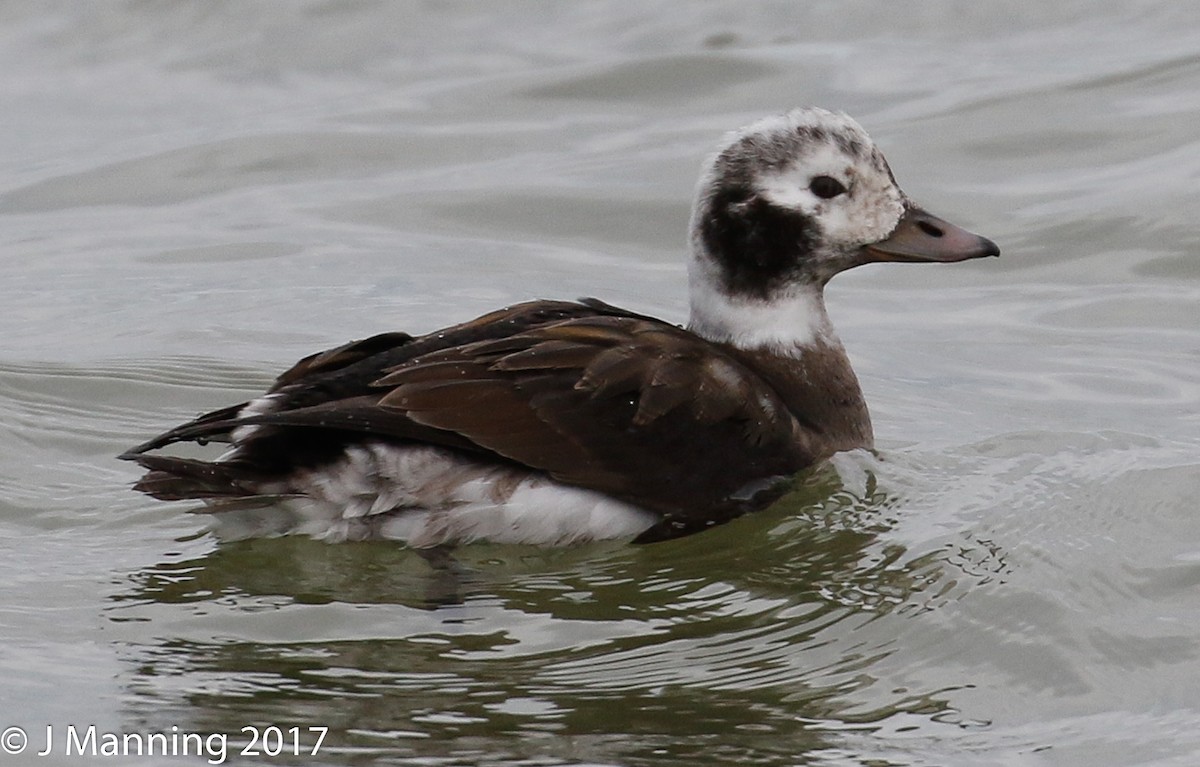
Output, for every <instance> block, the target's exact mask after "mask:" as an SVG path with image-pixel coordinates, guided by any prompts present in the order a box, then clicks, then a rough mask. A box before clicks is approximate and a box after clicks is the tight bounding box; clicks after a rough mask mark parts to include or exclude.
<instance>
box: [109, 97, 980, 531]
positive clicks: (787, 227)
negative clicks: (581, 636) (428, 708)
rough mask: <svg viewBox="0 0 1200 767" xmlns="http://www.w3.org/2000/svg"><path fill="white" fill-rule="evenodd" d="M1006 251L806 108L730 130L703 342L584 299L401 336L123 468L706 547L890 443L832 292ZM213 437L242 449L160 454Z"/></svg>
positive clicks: (156, 487) (181, 435) (695, 227)
mask: <svg viewBox="0 0 1200 767" xmlns="http://www.w3.org/2000/svg"><path fill="white" fill-rule="evenodd" d="M999 252H1000V251H999V249H998V248H997V247H996V245H995V244H994V243H992V242H991V241H990V240H987V239H984V238H983V237H979V236H977V235H975V234H971V233H969V232H967V231H964V230H963V229H960V228H958V227H957V226H954V225H952V224H950V223H947V222H946V221H943V220H941V219H940V218H937V217H935V216H933V215H931V214H929V213H927V212H925V211H924V210H922V209H921V208H919V207H918V206H917V205H915V204H914V203H913V202H912V201H911V200H909V199H908V198H907V197H906V196H905V195H904V193H903V192H902V191H900V188H899V187H898V186H897V185H896V181H895V178H894V177H893V175H892V172H891V170H890V169H889V168H888V164H887V162H886V161H885V160H884V157H883V155H882V154H881V153H880V151H879V149H878V148H876V146H875V144H874V143H873V142H872V141H871V139H870V138H869V137H868V136H867V134H866V132H865V131H864V130H863V129H862V127H861V126H859V125H858V123H856V122H855V121H854V120H852V119H851V118H850V117H848V116H846V115H844V114H838V113H832V112H828V111H825V110H822V109H795V110H793V111H791V112H788V113H787V114H784V115H779V116H775V117H768V118H766V119H763V120H760V121H759V122H756V123H754V124H752V125H750V126H748V127H746V128H744V129H742V130H740V131H737V132H734V133H732V134H731V135H729V136H728V137H727V139H726V140H725V142H724V145H723V147H722V148H721V149H720V150H719V151H718V152H717V153H716V154H715V155H714V156H713V157H712V159H711V160H710V161H709V163H708V166H707V169H706V170H705V171H704V174H703V176H702V177H701V180H700V183H699V187H698V192H697V195H696V200H695V205H694V208H693V213H692V218H691V259H690V262H689V264H688V277H689V287H690V293H691V318H690V320H689V322H688V325H687V327H686V329H685V328H680V327H678V326H675V325H672V324H670V323H667V322H664V321H662V320H657V319H654V318H653V317H647V316H644V315H641V314H635V313H633V312H630V311H626V310H624V309H619V308H617V307H615V306H610V305H608V304H605V303H602V302H600V301H597V300H595V299H584V300H580V301H578V302H569V301H531V302H529V303H523V304H518V305H516V306H512V307H509V308H505V309H500V310H498V311H495V312H492V313H491V314H487V315H484V316H482V317H479V318H478V319H474V320H471V321H469V322H465V323H463V324H460V325H454V326H452V327H448V328H445V329H443V330H439V331H436V332H433V333H428V334H426V335H422V336H411V335H409V334H407V333H385V334H383V335H378V336H374V337H372V338H368V339H365V340H361V341H353V342H351V343H348V344H346V345H344V346H340V347H338V348H335V349H330V350H328V351H324V352H321V353H319V354H315V355H312V356H310V357H306V358H305V359H303V360H300V361H299V362H298V363H296V364H295V365H294V366H293V367H292V368H291V369H290V370H288V371H287V372H285V373H283V375H281V376H279V378H278V379H277V380H276V381H275V384H274V385H273V386H272V387H271V388H270V390H269V391H268V392H267V393H266V394H264V395H263V396H261V397H258V398H256V399H253V400H250V401H249V402H243V403H241V404H238V405H233V406H231V407H227V408H224V409H221V410H217V411H214V412H212V413H208V414H206V415H202V416H200V417H199V418H197V419H195V420H194V421H190V422H188V423H186V424H183V425H181V426H178V427H176V428H174V429H171V430H170V431H168V432H166V433H164V434H162V435H160V436H158V437H155V438H154V439H152V440H150V441H149V442H146V443H144V444H142V445H139V446H137V447H135V448H133V449H131V450H129V451H128V452H126V453H124V454H123V455H122V456H121V457H122V458H125V459H129V460H133V461H136V462H137V463H139V464H141V466H142V467H144V468H145V469H147V470H148V471H147V473H146V474H145V476H144V477H143V478H142V479H141V481H139V482H138V483H137V485H136V489H138V490H141V491H142V492H145V493H148V494H150V495H152V496H154V497H155V498H159V499H163V500H180V499H203V500H204V501H206V502H207V503H208V504H209V505H208V510H210V511H212V512H216V513H221V512H223V511H228V510H230V509H245V508H247V507H248V506H264V507H273V508H274V509H275V510H276V511H275V513H279V510H283V511H284V512H285V513H286V514H287V515H288V517H287V518H288V519H289V520H291V522H289V523H288V525H286V526H285V527H284V528H282V529H279V530H276V531H277V532H278V531H287V532H303V533H308V534H310V535H314V536H319V537H325V538H328V539H341V538H347V537H349V538H360V537H385V538H393V539H399V540H402V541H405V542H407V543H408V544H409V545H410V546H413V547H417V548H427V547H433V546H442V545H452V544H458V543H464V542H468V541H475V540H488V541H493V542H501V543H530V544H546V545H560V544H569V543H575V542H582V541H590V540H600V539H622V538H623V539H635V540H638V541H653V540H659V539H664V538H671V537H676V536H680V535H685V534H689V533H693V532H696V531H699V530H703V529H705V528H707V527H710V526H712V525H715V524H719V523H722V522H725V521H727V520H729V519H731V518H733V517H736V516H739V515H741V514H744V513H746V512H749V511H753V510H756V509H760V508H763V507H764V506H766V505H768V504H769V503H771V502H772V501H773V500H775V499H776V498H777V497H778V496H779V494H780V493H781V492H782V491H781V488H782V487H784V486H785V485H786V479H787V478H788V477H790V476H791V475H793V474H795V473H796V472H798V471H799V470H801V469H804V468H805V467H807V466H810V465H811V464H813V463H815V462H818V461H821V460H823V459H825V458H828V457H829V456H831V455H832V454H834V453H836V452H838V451H842V450H850V449H854V448H870V447H871V446H872V433H871V422H870V418H869V417H868V415H867V406H866V403H865V402H864V401H863V396H862V391H861V389H860V388H859V384H858V380H857V378H856V377H855V375H854V371H853V370H852V369H851V368H850V362H849V360H848V359H847V357H846V352H845V350H844V349H843V347H842V344H841V342H840V341H839V340H838V338H837V335H836V334H835V333H834V330H833V326H832V325H831V324H830V321H829V317H828V315H827V314H826V312H825V304H824V299H823V295H822V291H823V289H824V287H825V284H826V283H827V282H828V281H829V279H830V278H831V277H833V276H834V275H835V274H837V273H838V272H841V271H843V270H845V269H849V268H851V267H854V266H858V265H860V264H867V263H872V262H877V261H938V262H950V261H963V260H966V259H971V258H979V257H981V256H996V255H999ZM209 440H215V441H226V442H230V443H232V446H231V447H230V448H229V449H228V450H227V451H226V452H225V454H224V455H222V456H221V457H219V458H217V459H216V460H214V461H201V460H196V459H192V458H181V457H172V456H165V455H161V454H150V451H155V450H157V449H159V448H162V447H164V446H166V445H170V444H172V443H175V442H184V441H192V442H199V443H204V442H206V441H209Z"/></svg>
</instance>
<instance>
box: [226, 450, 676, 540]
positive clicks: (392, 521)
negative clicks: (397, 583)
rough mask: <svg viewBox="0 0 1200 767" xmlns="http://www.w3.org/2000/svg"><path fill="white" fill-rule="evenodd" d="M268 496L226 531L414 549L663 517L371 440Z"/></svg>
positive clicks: (231, 515)
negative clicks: (267, 502) (264, 504)
mask: <svg viewBox="0 0 1200 767" xmlns="http://www.w3.org/2000/svg"><path fill="white" fill-rule="evenodd" d="M263 493H264V494H266V495H269V494H272V493H278V494H281V495H291V496H293V497H290V498H287V499H286V500H283V501H281V502H279V503H278V504H276V505H275V506H274V507H272V508H266V509H254V510H245V511H232V512H222V513H219V514H218V515H217V526H216V532H217V534H218V535H220V536H221V537H225V538H245V537H254V536H261V535H270V534H274V535H283V534H289V533H298V534H303V535H309V536H312V537H314V538H320V539H323V540H328V541H339V540H347V539H351V540H361V539H369V538H386V539H391V540H399V541H403V542H405V543H407V544H408V545H410V546H413V547H415V548H426V547H431V546H439V545H454V544H462V543H470V542H472V541H490V542H492V543H510V544H535V545H541V546H565V545H569V544H574V543H585V542H588V541H599V540H620V539H626V540H627V539H632V538H634V537H636V536H637V535H638V534H639V533H641V532H643V531H645V530H647V529H649V528H650V527H651V526H652V525H654V524H655V522H657V521H658V519H659V517H658V515H656V514H654V513H652V512H650V511H647V510H645V509H641V508H638V507H636V506H633V505H632V504H628V503H624V502H622V501H618V500H615V499H613V498H609V497H608V496H605V495H603V494H601V493H597V492H594V491H591V490H584V489H581V488H574V487H568V486H566V485H562V484H559V483H557V482H555V481H553V480H551V479H549V478H548V477H546V476H545V475H542V474H540V473H537V472H534V471H529V470H522V469H518V468H512V467H507V466H498V465H488V464H482V463H478V462H474V461H469V460H465V459H463V458H461V457H459V456H457V455H455V454H453V453H450V452H448V451H445V450H442V449H440V448H436V447H429V446H420V447H398V446H395V445H388V444H385V443H368V444H365V445H359V446H355V447H351V448H348V449H347V450H346V455H345V457H344V458H343V459H342V460H340V461H339V462H337V463H334V464H332V465H330V466H326V467H323V468H321V469H319V470H312V471H307V472H300V473H298V474H296V475H295V476H293V477H292V478H290V479H289V480H287V481H286V482H281V483H279V484H278V485H277V486H274V487H267V488H263Z"/></svg>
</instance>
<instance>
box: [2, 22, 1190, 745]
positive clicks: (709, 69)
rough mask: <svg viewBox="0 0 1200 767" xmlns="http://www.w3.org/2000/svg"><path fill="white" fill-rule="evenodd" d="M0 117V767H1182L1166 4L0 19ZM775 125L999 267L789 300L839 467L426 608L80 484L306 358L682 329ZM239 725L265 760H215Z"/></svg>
mask: <svg viewBox="0 0 1200 767" xmlns="http://www.w3.org/2000/svg"><path fill="white" fill-rule="evenodd" d="M0 101H2V103H3V104H4V114H5V116H4V118H3V120H0V163H2V171H3V173H2V175H0V178H2V181H0V306H2V307H3V311H0V338H2V339H3V341H0V730H2V729H3V728H6V727H10V726H19V727H22V728H24V730H25V731H26V732H27V734H28V736H29V744H28V746H27V750H26V751H25V753H23V754H21V755H19V756H12V755H6V754H4V753H0V764H39V765H55V764H64V765H65V764H79V763H81V761H80V758H79V757H78V756H73V755H68V754H65V753H64V749H63V743H62V739H63V737H64V732H65V729H66V728H67V727H68V726H72V725H73V726H75V727H77V728H81V729H82V728H85V727H87V726H88V725H90V724H95V725H96V726H97V728H98V729H97V732H113V733H154V732H159V733H170V732H172V731H174V732H176V733H202V734H206V735H212V734H224V735H227V736H228V740H229V745H228V754H227V755H226V763H236V762H250V761H255V762H257V761H259V760H265V761H268V762H269V763H272V764H296V765H300V764H303V765H318V764H320V765H354V764H367V763H381V764H397V765H484V764H486V765H518V764H519V765H560V764H561V765H568V764H569V765H583V764H605V765H676V764H713V765H749V764H754V765H759V764H762V765H776V764H777V765H822V766H828V767H835V766H836V767H843V766H851V765H857V766H860V767H867V766H868V765H869V766H870V767H901V766H904V767H907V766H914V767H915V766H918V765H920V766H924V765H937V766H949V767H957V766H959V765H963V766H966V767H976V766H984V765H988V766H990V765H1019V766H1022V767H1024V766H1025V765H1112V766H1124V765H1155V766H1156V767H1158V766H1167V765H1171V766H1175V765H1178V766H1179V767H1191V766H1192V765H1195V764H1197V763H1200V761H1198V760H1200V515H1198V513H1197V505H1198V504H1197V498H1198V497H1200V255H1198V253H1197V251H1198V250H1200V235H1198V234H1197V232H1198V231H1200V230H1198V229H1197V226H1196V222H1197V212H1198V211H1200V128H1198V127H1197V126H1200V6H1196V5H1195V4H1191V3H1178V2H1116V1H1111V2H1101V1H1097V2H1063V3H1056V4H1047V3H1044V2H1034V0H1012V1H1011V2H1003V3H987V4H983V3H980V4H969V3H959V2H950V1H949V0H930V1H929V2H923V3H920V4H916V3H866V2H813V3H792V2H785V3H706V4H695V3H682V2H643V3H637V4H633V3H624V2H616V1H615V0H613V1H612V2H586V3H571V4H565V3H515V4H511V5H505V6H504V8H503V9H501V8H499V7H496V6H492V5H482V4H481V5H477V6H473V5H469V4H423V3H415V2H414V3H408V2H402V3H368V2H340V3H323V2H289V3H246V2H216V1H213V2H206V3H170V2H150V3H145V2H106V3H88V4H83V3H69V2H60V3H54V2H39V3H25V4H6V5H4V6H2V7H0ZM796 104H819V105H823V106H826V107H831V108H836V109H844V110H846V111H848V112H850V113H851V114H853V115H854V116H855V117H857V118H858V119H859V120H860V121H861V122H862V123H863V124H864V125H865V126H866V127H867V129H868V130H869V131H871V133H872V135H873V136H875V138H876V139H877V140H878V142H879V143H880V145H881V146H882V147H883V149H884V150H885V152H886V153H887V155H888V157H889V160H890V161H891V165H892V168H893V169H894V171H895V172H896V175H897V177H898V178H899V180H900V182H901V184H902V185H903V187H904V188H905V190H906V191H907V192H908V193H909V194H910V195H912V196H913V197H914V198H916V199H918V200H920V201H921V202H922V203H923V204H925V205H926V206H927V207H928V208H930V209H931V210H933V211H934V212H937V213H939V214H941V215H944V216H945V217H947V218H948V219H950V220H952V221H955V222H956V223H959V224H961V225H963V226H966V227H968V228H971V229H973V230H976V231H979V232H981V233H984V234H986V235H987V236H989V237H991V238H992V239H994V240H996V241H997V242H998V243H999V244H1000V245H1001V248H1002V249H1003V251H1004V255H1003V257H1002V258H1001V259H999V260H988V261H987V262H984V263H980V262H972V263H967V264H959V265H954V266H945V267H936V266H898V265H880V266H873V267H868V268H863V269H860V270H857V271H855V272H854V273H850V274H846V275H843V276H840V277H838V278H837V279H836V280H835V281H834V283H833V284H832V285H831V286H830V290H829V294H828V295H829V304H830V311H831V314H832V315H833V319H834V322H835V323H836V324H837V326H838V329H839V331H840V333H841V335H842V338H843V340H844V341H845V343H846V345H847V347H848V348H849V350H850V354H851V357H852V359H853V361H854V364H855V367H856V369H857V370H858V372H859V375H860V378H861V379H862V382H863V385H864V388H865V390H866V394H867V398H868V401H869V403H870V405H871V409H872V413H873V416H874V420H875V425H876V432H877V435H878V442H879V447H880V450H879V453H878V455H867V454H859V453H855V454H848V455H842V456H838V457H837V458H836V459H835V460H834V461H833V462H832V463H831V464H830V465H829V466H826V467H823V468H821V469H819V470H817V471H814V472H812V473H811V474H810V475H807V476H805V477H802V478H801V479H800V480H799V481H798V487H797V490H796V492H795V493H794V494H793V495H792V496H791V497H789V498H788V499H787V500H786V501H785V502H783V503H781V504H780V505H779V506H778V507H776V508H774V509H771V510H769V511H767V512H764V513H762V514H759V515H755V516H753V517H749V518H745V519H741V520H738V521H737V522H735V523H732V524H730V525H728V526H725V527H723V528H720V529H717V530H713V531H711V532H708V533H705V534H702V535H697V536H694V537H691V538H687V539H683V540H679V541H673V542H668V543H663V544H655V545H650V546H641V547H635V546H629V545H618V544H606V545H595V546H585V547H579V548H574V549H567V550H558V551H544V550H537V549H532V548H521V547H499V546H485V545H479V546H473V547H468V548H466V549H463V550H462V551H461V552H460V558H461V560H462V563H463V565H464V566H465V567H466V568H468V570H469V572H468V573H467V574H466V575H465V576H463V577H462V578H461V579H460V580H459V582H447V579H446V578H442V577H439V576H438V575H436V574H435V573H433V572H432V571H431V570H430V568H429V567H428V566H427V565H426V564H425V562H424V561H422V560H421V559H420V558H419V557H417V556H415V555H413V554H412V553H411V552H409V551H406V550H404V549H403V548H402V547H399V546H396V545H393V544H384V543H359V544H340V545H329V544H324V543H320V542H316V541H311V540H306V539H301V538H281V539H263V540H252V541H245V542H241V543H219V542H218V541H216V540H215V539H214V538H213V537H212V536H211V535H210V534H209V533H207V532H206V526H205V520H204V518H203V517H200V516H196V515H189V514H186V513H184V512H185V511H186V507H185V506H171V505H164V504H160V503H156V502H154V501H152V500H149V499H147V498H144V497H141V496H139V495H137V494H135V493H133V492H131V491H130V489H129V485H130V483H131V482H132V481H133V480H134V479H135V477H136V472H135V470H134V468H133V467H131V466H130V465H127V464H123V463H120V462H118V461H116V460H115V459H114V456H115V455H116V454H117V453H119V452H120V451H121V450H123V449H125V448H126V447H129V446H130V445H133V444H135V443H137V442H140V441H142V440H143V439H145V438H146V437H148V436H150V435H152V434H154V433H157V432H159V431H161V430H163V429H165V428H166V427H168V426H171V425H173V424H175V423H177V422H179V421H182V420H184V419H186V418H189V417H192V416H193V415H195V414H197V413H199V412H201V411H203V410H206V409H210V408H215V407H218V406H221V405H225V404H229V403H231V402H235V401H239V400H240V399H242V398H245V397H249V396H252V395H254V394H255V393H257V392H258V391H261V389H262V388H263V387H264V386H266V385H268V384H269V382H270V381H271V380H272V378H273V377H274V375H275V374H277V373H278V372H279V371H280V370H281V369H283V368H284V367H285V366H287V365H289V364H291V363H292V362H293V361H295V360H296V359H297V358H299V357H301V356H303V355H306V354H308V353H311V352H313V351H315V350H317V349H321V348H326V347H329V346H332V345H335V344H339V343H341V342H343V341H345V340H347V339H350V338H360V337H363V336H366V335H370V334H373V333H377V332H381V331H385V330H398V329H404V330H409V331H411V332H424V331H428V330H432V329H435V328H437V327H440V326H442V325H445V324H448V323H451V322H457V321H461V320H464V319H468V318H470V317H473V316H475V315H476V314H478V313H481V312H483V311H486V310H489V309H492V308H495V307H497V306H500V305H503V304H506V303H511V302H515V301H519V300H523V299H526V298H533V297H544V298H573V297H576V296H581V295H594V296H597V297H599V298H602V299H604V300H607V301H611V302H614V303H618V304H621V305H624V306H627V307H629V308H631V309H635V310H639V311H645V312H651V313H654V314H656V315H658V316H662V317H664V318H667V319H669V320H672V321H676V322H679V321H682V320H683V319H684V318H685V315H686V305H687V302H686V295H685V289H686V280H685V274H684V266H683V263H684V261H683V253H684V240H685V228H686V221H687V216H688V208H689V205H690V198H691V193H692V189H693V187H694V184H695V178H696V175H697V172H698V169H699V166H700V163H701V161H702V159H703V157H704V156H705V154H706V153H707V152H708V151H710V150H711V148H712V147H713V145H714V144H715V143H716V141H717V140H718V138H719V136H720V134H721V133H722V132H723V131H725V130H728V129H731V128H734V127H736V126H739V125H741V124H744V123H746V122H748V121H750V120H752V119H755V118H757V117H759V116H761V115H763V114H767V113H772V112H778V111H782V110H784V109H786V108H788V107H791V106H793V105H796ZM455 596H457V597H460V600H459V601H458V602H457V603H456V602H455V600H454V599H453V597H455ZM48 725H49V726H52V727H53V728H54V730H53V732H54V734H55V735H54V736H55V738H57V739H58V740H57V741H56V742H55V743H53V744H52V753H50V754H49V755H47V756H46V757H42V758H37V757H35V756H33V753H34V750H35V749H36V750H43V749H44V748H45V745H44V743H43V737H44V732H45V728H46V727H47V726H48ZM271 725H274V726H277V727H279V728H280V732H285V731H287V730H289V728H293V727H295V728H299V729H298V730H297V732H298V736H297V739H298V742H299V745H300V746H302V748H301V749H299V750H300V751H301V753H300V754H298V755H297V754H295V753H293V750H292V742H291V741H289V742H288V744H287V745H288V750H287V751H286V752H285V753H283V754H281V755H279V756H277V757H274V758H271V759H266V757H263V756H260V757H251V756H238V755H237V753H236V752H237V751H238V750H239V749H240V748H241V747H242V746H243V745H244V744H245V742H246V738H247V732H244V731H243V730H242V728H243V727H246V726H253V727H257V728H259V729H260V730H263V729H264V728H266V727H268V726H271ZM172 728H176V729H175V730H172ZM309 728H328V734H327V736H326V737H325V739H324V741H323V743H322V746H321V748H320V750H319V752H318V753H317V754H316V755H315V756H314V755H311V754H310V753H309V752H310V751H311V746H312V745H313V744H314V742H315V739H316V735H315V733H314V731H312V730H310V729H309ZM8 737H9V734H7V733H5V734H4V735H3V736H0V739H3V742H0V746H3V745H9V746H10V747H13V746H14V745H15V742H13V741H9V740H7V739H6V738H8ZM259 745H260V747H261V746H262V745H263V744H259ZM210 761H214V756H213V755H212V754H204V755H199V756H196V755H194V751H193V755H192V756H190V757H178V758H172V759H170V760H169V763H171V764H190V763H195V764H204V763H206V762H210ZM104 763H105V764H133V765H143V764H161V763H165V762H164V760H163V759H162V758H157V757H145V756H143V757H136V756H129V757H112V758H108V759H106V760H104Z"/></svg>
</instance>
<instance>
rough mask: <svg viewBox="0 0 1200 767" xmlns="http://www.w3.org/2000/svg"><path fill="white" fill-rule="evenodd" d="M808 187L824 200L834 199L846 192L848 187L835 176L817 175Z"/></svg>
mask: <svg viewBox="0 0 1200 767" xmlns="http://www.w3.org/2000/svg"><path fill="white" fill-rule="evenodd" d="M808 189H809V191H811V192H812V193H813V194H815V195H816V196H817V197H820V198H821V199H822V200H832V199H833V198H834V197H837V196H838V195H839V194H845V193H846V187H844V186H842V182H841V181H838V180H837V179H836V178H834V177H833V176H817V177H816V178H814V179H813V180H812V181H810V182H809V184H808Z"/></svg>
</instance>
